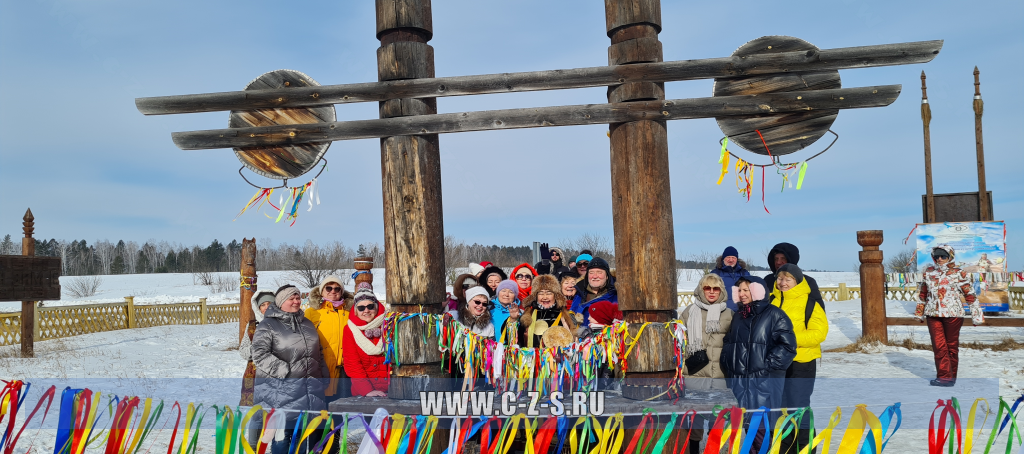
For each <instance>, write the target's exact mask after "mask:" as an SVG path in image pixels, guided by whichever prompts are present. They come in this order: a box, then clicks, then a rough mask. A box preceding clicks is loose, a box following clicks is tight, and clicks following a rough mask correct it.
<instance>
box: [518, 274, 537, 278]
mask: <svg viewBox="0 0 1024 454" xmlns="http://www.w3.org/2000/svg"><path fill="white" fill-rule="evenodd" d="M516 279H533V275H532V274H517V275H516Z"/></svg>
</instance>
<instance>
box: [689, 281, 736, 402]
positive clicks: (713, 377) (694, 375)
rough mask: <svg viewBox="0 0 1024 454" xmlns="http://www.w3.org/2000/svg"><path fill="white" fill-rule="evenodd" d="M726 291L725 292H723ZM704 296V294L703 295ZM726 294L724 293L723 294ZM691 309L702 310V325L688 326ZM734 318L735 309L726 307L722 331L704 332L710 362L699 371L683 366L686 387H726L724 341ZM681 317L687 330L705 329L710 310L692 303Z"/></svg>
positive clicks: (720, 317) (719, 320)
mask: <svg viewBox="0 0 1024 454" xmlns="http://www.w3.org/2000/svg"><path fill="white" fill-rule="evenodd" d="M722 293H725V292H722ZM702 296H703V295H702ZM723 296H724V295H723ZM690 311H700V312H701V314H700V317H701V326H686V324H687V323H688V320H689V317H690ZM733 318H734V314H733V311H732V310H730V309H726V310H724V311H722V313H721V314H719V316H718V323H719V325H720V326H721V330H722V332H720V333H708V332H702V334H703V337H704V349H705V350H706V351H707V354H708V360H709V361H710V362H708V364H707V365H706V366H704V368H703V369H701V370H698V371H691V370H688V369H687V368H686V366H683V375H685V376H686V387H687V388H689V389H725V388H726V387H727V386H726V383H725V373H724V372H723V371H722V365H721V363H720V360H721V357H722V347H723V345H724V344H723V341H724V340H725V335H726V334H727V333H728V332H729V329H730V327H731V326H732V321H733ZM679 319H680V320H682V322H683V325H684V326H686V331H688V332H689V331H693V330H698V329H699V330H702V331H703V330H704V326H705V325H706V324H707V322H708V311H706V310H704V309H702V308H700V307H699V306H697V305H696V304H691V305H689V306H686V309H683V312H682V313H681V314H680V315H679Z"/></svg>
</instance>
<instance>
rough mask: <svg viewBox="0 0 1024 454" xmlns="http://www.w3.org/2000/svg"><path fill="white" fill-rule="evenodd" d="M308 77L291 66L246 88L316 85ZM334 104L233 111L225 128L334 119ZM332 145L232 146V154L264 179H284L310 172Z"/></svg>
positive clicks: (329, 120)
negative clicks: (233, 147)
mask: <svg viewBox="0 0 1024 454" xmlns="http://www.w3.org/2000/svg"><path fill="white" fill-rule="evenodd" d="M318 86H320V84H318V83H317V82H316V81H315V80H313V79H312V78H311V77H309V76H307V75H305V74H303V73H301V72H298V71H293V70H290V69H279V70H276V71H270V72H268V73H266V74H263V75H262V76H260V77H257V78H256V80H253V81H252V82H249V85H246V87H245V89H246V90H260V89H268V88H290V87H318ZM336 118H337V117H336V116H335V113H334V106H333V105H327V106H317V107H289V108H281V109H257V110H232V111H231V115H230V118H229V121H228V127H231V128H248V127H252V126H272V125H294V124H308V123H325V122H332V121H335V119H336ZM330 145H331V143H330V142H320V143H304V144H296V145H279V146H267V147H243V148H235V156H238V160H239V161H242V164H244V165H245V166H246V167H248V168H249V170H252V171H253V172H256V173H258V174H260V175H263V176H265V177H267V178H275V179H278V180H286V179H289V178H295V177H297V176H299V175H302V174H304V173H306V172H309V171H310V170H311V169H312V168H313V167H314V166H316V164H317V162H319V161H320V158H321V157H323V155H324V153H326V152H327V148H328V147H329V146H330Z"/></svg>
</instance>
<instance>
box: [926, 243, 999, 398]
mask: <svg viewBox="0 0 1024 454" xmlns="http://www.w3.org/2000/svg"><path fill="white" fill-rule="evenodd" d="M955 256H956V253H955V251H954V250H953V248H952V247H950V246H949V245H946V244H942V245H939V246H938V247H936V248H935V249H932V260H933V261H934V262H935V264H934V265H931V266H929V267H928V268H925V270H924V274H923V275H922V277H923V279H924V281H923V282H921V283H919V284H918V286H917V288H918V296H917V297H918V300H920V301H921V302H920V303H918V304H917V308H916V309H915V310H914V316H915V317H916V318H917V320H918V321H921V322H927V323H928V334H929V335H930V337H931V340H932V350H933V352H934V354H935V375H936V378H935V379H934V380H932V381H931V382H930V384H931V385H932V386H953V385H954V384H956V372H957V365H958V363H959V361H960V328H961V327H962V326H963V324H964V319H963V317H964V302H966V303H967V304H969V305H970V306H971V321H972V322H974V325H975V326H977V325H980V324H982V323H984V322H985V316H984V315H983V314H982V312H981V305H980V304H979V303H978V298H977V296H976V295H975V294H974V286H973V285H972V284H971V280H970V278H969V277H968V276H967V273H965V272H964V271H963V270H962V269H960V267H958V266H956V264H955V263H954V261H953V259H954V257H955ZM961 298H962V300H961Z"/></svg>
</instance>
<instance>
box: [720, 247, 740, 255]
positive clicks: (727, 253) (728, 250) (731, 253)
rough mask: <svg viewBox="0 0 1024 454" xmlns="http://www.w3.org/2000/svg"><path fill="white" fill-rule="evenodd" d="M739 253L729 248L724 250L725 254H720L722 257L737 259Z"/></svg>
mask: <svg viewBox="0 0 1024 454" xmlns="http://www.w3.org/2000/svg"><path fill="white" fill-rule="evenodd" d="M739 256H740V253H739V252H737V251H736V248H734V247H732V246H729V247H727V248H725V252H722V257H736V258H739Z"/></svg>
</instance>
